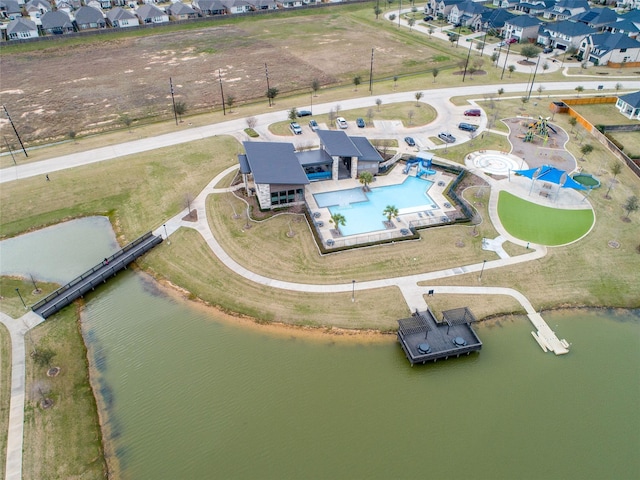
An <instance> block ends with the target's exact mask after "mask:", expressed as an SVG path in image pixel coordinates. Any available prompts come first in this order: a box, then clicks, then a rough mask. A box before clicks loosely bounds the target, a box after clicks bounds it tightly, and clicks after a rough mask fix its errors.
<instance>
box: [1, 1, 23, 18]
mask: <svg viewBox="0 0 640 480" xmlns="http://www.w3.org/2000/svg"><path fill="white" fill-rule="evenodd" d="M21 16H22V7H20V5H18V2H17V1H16V0H0V17H2V18H8V19H9V20H15V19H16V18H18V17H21Z"/></svg>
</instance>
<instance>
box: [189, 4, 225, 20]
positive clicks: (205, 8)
mask: <svg viewBox="0 0 640 480" xmlns="http://www.w3.org/2000/svg"><path fill="white" fill-rule="evenodd" d="M191 6H192V7H193V9H194V10H195V11H196V12H198V13H200V14H201V15H204V16H212V15H226V14H227V13H228V12H227V7H225V6H224V5H223V4H222V2H221V1H220V0H193V1H192V2H191Z"/></svg>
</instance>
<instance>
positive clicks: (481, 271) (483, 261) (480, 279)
mask: <svg viewBox="0 0 640 480" xmlns="http://www.w3.org/2000/svg"><path fill="white" fill-rule="evenodd" d="M485 263H487V261H486V260H482V269H480V278H478V281H480V282H481V281H482V274H483V272H484V265H485Z"/></svg>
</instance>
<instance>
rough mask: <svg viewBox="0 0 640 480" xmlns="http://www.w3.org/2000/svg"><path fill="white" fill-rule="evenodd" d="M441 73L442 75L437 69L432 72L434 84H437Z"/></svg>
mask: <svg viewBox="0 0 640 480" xmlns="http://www.w3.org/2000/svg"><path fill="white" fill-rule="evenodd" d="M439 73H440V70H438V69H437V68H434V69H433V70H431V75H433V83H436V77H437V76H438V74H439Z"/></svg>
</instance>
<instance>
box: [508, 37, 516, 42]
mask: <svg viewBox="0 0 640 480" xmlns="http://www.w3.org/2000/svg"><path fill="white" fill-rule="evenodd" d="M507 43H518V39H517V38H515V37H511V38H510V39H508V40H507Z"/></svg>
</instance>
